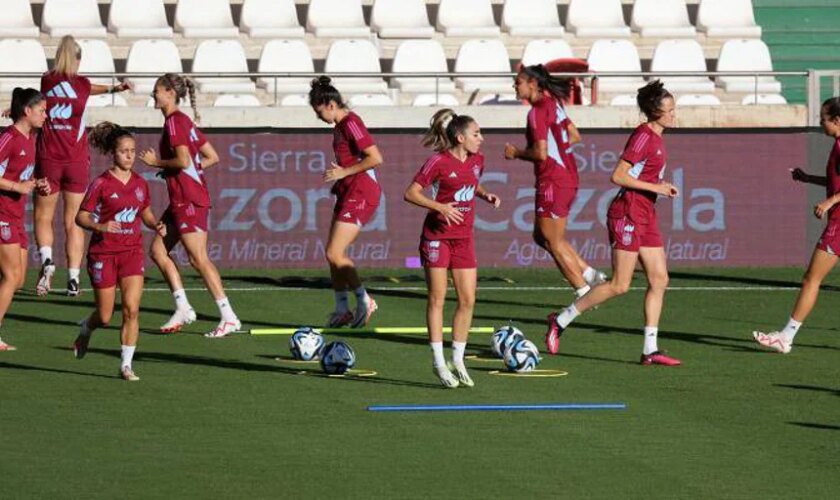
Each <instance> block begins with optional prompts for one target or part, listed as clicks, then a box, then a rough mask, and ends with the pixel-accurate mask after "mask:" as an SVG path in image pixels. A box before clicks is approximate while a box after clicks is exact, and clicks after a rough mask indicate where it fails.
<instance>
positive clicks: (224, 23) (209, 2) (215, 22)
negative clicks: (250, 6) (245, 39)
mask: <svg viewBox="0 0 840 500" xmlns="http://www.w3.org/2000/svg"><path fill="white" fill-rule="evenodd" d="M175 30H176V31H179V32H180V33H182V34H183V35H184V38H235V37H238V36H239V28H237V27H236V26H234V25H233V15H232V14H231V11H230V1H229V0H179V1H178V6H177V7H176V8H175Z"/></svg>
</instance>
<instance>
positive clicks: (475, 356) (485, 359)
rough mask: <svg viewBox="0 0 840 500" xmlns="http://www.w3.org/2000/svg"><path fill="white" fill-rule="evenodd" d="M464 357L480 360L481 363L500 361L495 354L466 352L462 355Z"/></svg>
mask: <svg viewBox="0 0 840 500" xmlns="http://www.w3.org/2000/svg"><path fill="white" fill-rule="evenodd" d="M464 359H468V360H470V361H481V362H483V363H492V362H495V361H498V362H501V361H502V360H501V359H499V358H497V357H495V356H480V355H478V354H468V355H466V356H464Z"/></svg>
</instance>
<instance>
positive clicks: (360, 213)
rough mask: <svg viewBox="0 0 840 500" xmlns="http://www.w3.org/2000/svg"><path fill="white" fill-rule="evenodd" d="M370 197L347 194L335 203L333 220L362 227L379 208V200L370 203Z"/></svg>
mask: <svg viewBox="0 0 840 500" xmlns="http://www.w3.org/2000/svg"><path fill="white" fill-rule="evenodd" d="M370 198H371V197H365V196H360V195H357V194H356V193H352V192H351V193H348V194H346V195H344V196H343V197H340V198H338V199H337V200H336V201H335V209H334V210H333V220H335V221H337V222H346V223H348V224H356V225H357V226H359V227H362V226H364V225H365V224H367V223H368V222H370V220H371V219H372V218H373V215H374V214H375V213H376V209H377V208H379V199H378V198H376V202H375V203H374V202H372V201H371V199H370Z"/></svg>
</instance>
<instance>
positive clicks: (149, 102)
mask: <svg viewBox="0 0 840 500" xmlns="http://www.w3.org/2000/svg"><path fill="white" fill-rule="evenodd" d="M189 106H190V98H189V96H187V97H185V98H183V99H178V107H180V108H188V107H189ZM146 107H147V108H154V107H155V98H154V97H149V98H148V99H146Z"/></svg>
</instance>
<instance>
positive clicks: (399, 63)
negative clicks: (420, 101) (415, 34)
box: [391, 40, 455, 92]
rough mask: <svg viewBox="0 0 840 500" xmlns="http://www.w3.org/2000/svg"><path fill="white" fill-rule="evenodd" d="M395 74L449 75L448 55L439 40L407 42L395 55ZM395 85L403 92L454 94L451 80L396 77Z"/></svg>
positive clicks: (393, 68) (402, 44) (393, 67)
mask: <svg viewBox="0 0 840 500" xmlns="http://www.w3.org/2000/svg"><path fill="white" fill-rule="evenodd" d="M391 70H392V71H393V72H394V73H447V72H449V69H448V67H447V65H446V53H445V52H444V51H443V46H442V45H441V44H440V42H438V41H437V40H406V41H404V42H402V43H401V44H400V45H399V46H398V47H397V50H396V52H395V53H394V62H393V66H392V68H391ZM393 84H394V86H395V87H396V88H398V89H400V90H401V91H403V92H436V91H437V92H454V91H455V84H454V83H452V80H451V79H449V78H445V77H443V78H437V79H436V78H429V77H426V78H417V77H404V76H400V77H395V78H394V79H393Z"/></svg>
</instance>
